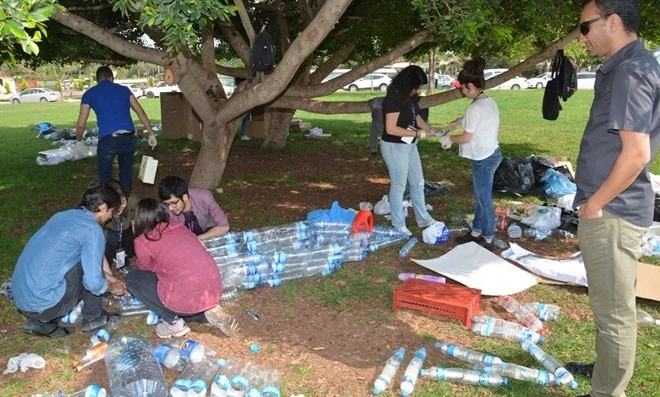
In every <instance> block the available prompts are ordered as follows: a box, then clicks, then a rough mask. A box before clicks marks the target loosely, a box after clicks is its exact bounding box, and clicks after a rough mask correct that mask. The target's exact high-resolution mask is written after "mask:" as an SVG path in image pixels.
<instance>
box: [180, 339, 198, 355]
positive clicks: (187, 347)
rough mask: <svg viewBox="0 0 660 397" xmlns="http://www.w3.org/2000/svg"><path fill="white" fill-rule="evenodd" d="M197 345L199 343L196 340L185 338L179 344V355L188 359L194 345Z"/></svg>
mask: <svg viewBox="0 0 660 397" xmlns="http://www.w3.org/2000/svg"><path fill="white" fill-rule="evenodd" d="M197 345H199V342H196V341H194V340H192V339H188V340H186V341H185V342H183V345H181V349H180V350H181V355H182V356H183V357H185V358H186V359H188V360H190V355H191V354H192V352H193V350H194V349H195V347H197Z"/></svg>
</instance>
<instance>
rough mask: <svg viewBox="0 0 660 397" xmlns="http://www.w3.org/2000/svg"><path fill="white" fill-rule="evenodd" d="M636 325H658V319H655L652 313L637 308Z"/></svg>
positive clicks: (659, 324) (659, 323)
mask: <svg viewBox="0 0 660 397" xmlns="http://www.w3.org/2000/svg"><path fill="white" fill-rule="evenodd" d="M637 326H638V327H658V326H660V320H656V319H654V318H653V316H652V315H650V314H648V313H647V312H645V311H644V310H642V309H637Z"/></svg>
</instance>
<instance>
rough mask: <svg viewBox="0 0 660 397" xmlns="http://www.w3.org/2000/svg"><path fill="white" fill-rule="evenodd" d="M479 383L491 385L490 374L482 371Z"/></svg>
mask: <svg viewBox="0 0 660 397" xmlns="http://www.w3.org/2000/svg"><path fill="white" fill-rule="evenodd" d="M479 384H480V385H481V386H488V385H489V382H488V374H486V373H485V372H482V373H480V374H479Z"/></svg>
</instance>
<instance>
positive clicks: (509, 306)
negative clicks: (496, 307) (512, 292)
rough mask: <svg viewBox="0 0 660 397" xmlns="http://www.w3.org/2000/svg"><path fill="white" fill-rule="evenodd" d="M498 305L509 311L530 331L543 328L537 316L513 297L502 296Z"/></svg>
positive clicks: (537, 330)
mask: <svg viewBox="0 0 660 397" xmlns="http://www.w3.org/2000/svg"><path fill="white" fill-rule="evenodd" d="M500 306H502V307H503V308H504V309H506V311H508V312H509V313H511V314H513V315H514V316H515V317H516V319H518V321H520V323H521V324H522V325H524V326H525V327H527V328H529V329H530V330H531V331H534V332H539V331H541V330H542V329H543V322H541V320H539V319H538V317H536V316H535V315H534V313H532V312H531V311H530V310H529V309H526V308H525V307H524V306H522V305H520V304H519V303H518V301H516V300H515V299H513V298H512V297H511V296H509V295H506V296H503V297H502V298H501V299H500Z"/></svg>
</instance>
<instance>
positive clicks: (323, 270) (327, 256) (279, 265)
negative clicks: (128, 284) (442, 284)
mask: <svg viewBox="0 0 660 397" xmlns="http://www.w3.org/2000/svg"><path fill="white" fill-rule="evenodd" d="M351 227H352V224H351V223H345V222H328V221H320V222H313V223H308V222H295V223H292V224H286V225H281V226H276V227H265V228H262V229H254V230H246V231H244V232H242V233H236V232H230V233H227V234H225V235H223V236H220V237H216V238H211V239H207V240H204V245H205V247H206V248H207V250H208V252H209V253H210V254H211V255H212V256H213V257H214V259H215V262H216V264H217V265H218V267H219V269H220V272H221V274H222V279H223V289H224V290H234V291H235V290H236V289H252V288H256V287H257V286H260V285H269V286H271V287H275V286H279V285H281V283H283V282H286V281H290V280H296V279H301V278H309V277H314V276H327V275H330V274H332V273H334V272H335V271H336V270H337V269H339V268H340V267H341V265H342V263H345V262H354V261H361V260H363V259H365V258H366V256H367V254H368V253H369V252H373V251H375V250H377V249H380V248H381V247H384V246H388V245H391V244H395V243H398V242H400V241H403V240H406V239H407V236H406V235H404V234H403V233H401V232H399V231H396V230H395V229H393V228H390V227H386V226H375V227H374V228H373V230H372V232H371V233H359V234H356V235H351V234H350V233H351Z"/></svg>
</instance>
